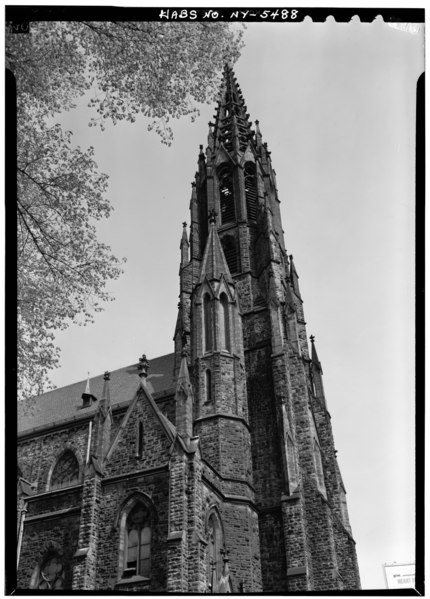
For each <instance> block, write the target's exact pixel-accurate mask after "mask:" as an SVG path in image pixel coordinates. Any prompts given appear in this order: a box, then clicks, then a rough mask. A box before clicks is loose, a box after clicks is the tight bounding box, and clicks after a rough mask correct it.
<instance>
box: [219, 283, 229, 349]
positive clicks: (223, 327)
mask: <svg viewBox="0 0 430 599" xmlns="http://www.w3.org/2000/svg"><path fill="white" fill-rule="evenodd" d="M219 332H220V349H226V350H227V351H228V352H229V351H230V322H229V304H228V298H227V296H226V294H225V293H222V294H221V297H220V311H219Z"/></svg>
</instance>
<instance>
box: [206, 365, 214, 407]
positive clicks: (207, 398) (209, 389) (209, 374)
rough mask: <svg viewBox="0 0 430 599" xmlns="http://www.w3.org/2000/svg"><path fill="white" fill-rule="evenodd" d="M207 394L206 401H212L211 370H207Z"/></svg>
mask: <svg viewBox="0 0 430 599" xmlns="http://www.w3.org/2000/svg"><path fill="white" fill-rule="evenodd" d="M205 387H206V389H205V392H206V401H207V402H211V401H212V375H211V371H210V370H206V372H205Z"/></svg>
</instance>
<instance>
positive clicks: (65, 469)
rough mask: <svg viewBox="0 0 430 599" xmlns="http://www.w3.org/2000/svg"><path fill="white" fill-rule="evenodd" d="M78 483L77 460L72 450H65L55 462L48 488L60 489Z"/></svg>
mask: <svg viewBox="0 0 430 599" xmlns="http://www.w3.org/2000/svg"><path fill="white" fill-rule="evenodd" d="M78 483H79V462H78V460H77V458H76V456H75V454H74V453H73V451H72V450H70V449H68V450H66V451H65V452H64V453H63V454H62V455H61V456H60V458H59V460H58V461H57V463H56V464H55V467H54V470H53V472H52V476H51V481H50V489H51V490H53V489H61V488H62V487H69V486H71V485H77V484H78Z"/></svg>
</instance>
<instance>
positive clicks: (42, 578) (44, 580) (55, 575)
mask: <svg viewBox="0 0 430 599" xmlns="http://www.w3.org/2000/svg"><path fill="white" fill-rule="evenodd" d="M32 579H33V581H32V584H30V587H31V588H33V589H38V590H41V591H42V590H43V591H57V590H60V589H64V588H65V572H64V564H63V562H62V560H61V559H60V557H59V556H58V555H52V554H51V555H49V556H48V557H47V558H46V559H45V560H44V562H43V563H42V565H41V566H36V570H35V572H34V574H33V577H32Z"/></svg>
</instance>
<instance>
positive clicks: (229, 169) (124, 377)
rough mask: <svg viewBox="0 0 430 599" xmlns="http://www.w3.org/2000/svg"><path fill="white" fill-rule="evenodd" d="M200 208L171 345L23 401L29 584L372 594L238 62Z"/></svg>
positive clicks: (200, 181) (22, 542)
mask: <svg viewBox="0 0 430 599" xmlns="http://www.w3.org/2000/svg"><path fill="white" fill-rule="evenodd" d="M190 211H191V225H190V232H189V237H188V232H187V226H186V223H184V228H183V234H182V239H181V243H180V252H181V263H180V301H179V304H178V317H177V323H176V329H175V334H174V343H175V345H174V353H173V354H171V355H168V356H162V357H161V358H156V359H154V360H151V363H150V364H149V363H148V361H147V359H146V357H145V356H142V358H141V359H140V361H139V364H138V365H133V366H130V367H127V368H122V369H120V370H117V371H115V372H113V373H105V375H104V376H103V377H95V378H94V379H91V381H88V382H87V385H86V387H85V392H84V393H82V389H83V385H84V383H82V382H81V383H77V384H76V385H71V386H69V387H65V388H63V389H57V390H55V391H51V392H49V393H46V394H44V395H43V396H40V397H39V398H36V399H34V400H32V401H30V402H26V404H23V405H22V406H21V415H20V433H19V440H20V443H19V449H18V460H19V478H18V497H19V508H18V509H19V519H18V560H19V566H18V588H34V589H36V588H39V589H48V588H52V589H61V588H63V589H79V590H115V591H123V590H133V591H142V592H163V591H164V592H200V593H206V592H221V593H226V592H244V593H250V592H261V591H263V592H269V593H295V592H300V591H329V590H343V589H349V590H352V589H353V590H357V589H359V588H360V582H359V573H358V566H357V559H356V553H355V543H354V540H353V537H352V533H351V528H350V524H349V520H348V511H347V507H346V498H345V488H344V485H343V482H342V477H341V475H340V471H339V467H338V464H337V460H336V451H335V448H334V442H333V434H332V429H331V422H330V414H329V412H328V409H327V403H326V398H325V395H324V388H323V382H322V367H321V363H320V361H319V358H318V355H317V352H316V348H315V343H314V339H313V337H311V348H310V350H309V346H308V341H307V333H306V329H305V321H304V314H303V301H302V298H301V295H300V289H299V284H298V279H299V277H298V274H297V271H296V268H295V265H294V262H293V257H292V256H291V255H290V256H288V255H287V253H286V249H285V245H284V237H283V229H282V224H281V216H280V209H279V199H278V191H277V187H276V178H275V172H274V170H273V168H272V163H271V157H270V152H269V150H268V148H267V144H266V143H263V141H262V136H261V133H260V130H259V127H258V121H257V122H256V130H255V131H254V130H253V129H252V125H251V123H250V121H249V114H247V108H246V106H245V102H244V99H243V96H242V93H241V91H240V89H239V86H238V84H237V81H236V78H235V77H234V74H233V72H232V70H231V69H230V68H229V67H227V66H226V67H225V70H224V77H223V84H222V90H221V95H220V100H219V103H218V106H217V110H216V115H215V117H214V123H210V124H209V137H208V144H207V148H206V150H205V151H204V149H203V146H201V147H200V154H199V158H198V171H197V173H196V177H195V182H194V183H193V187H192V196H191V203H190Z"/></svg>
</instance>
